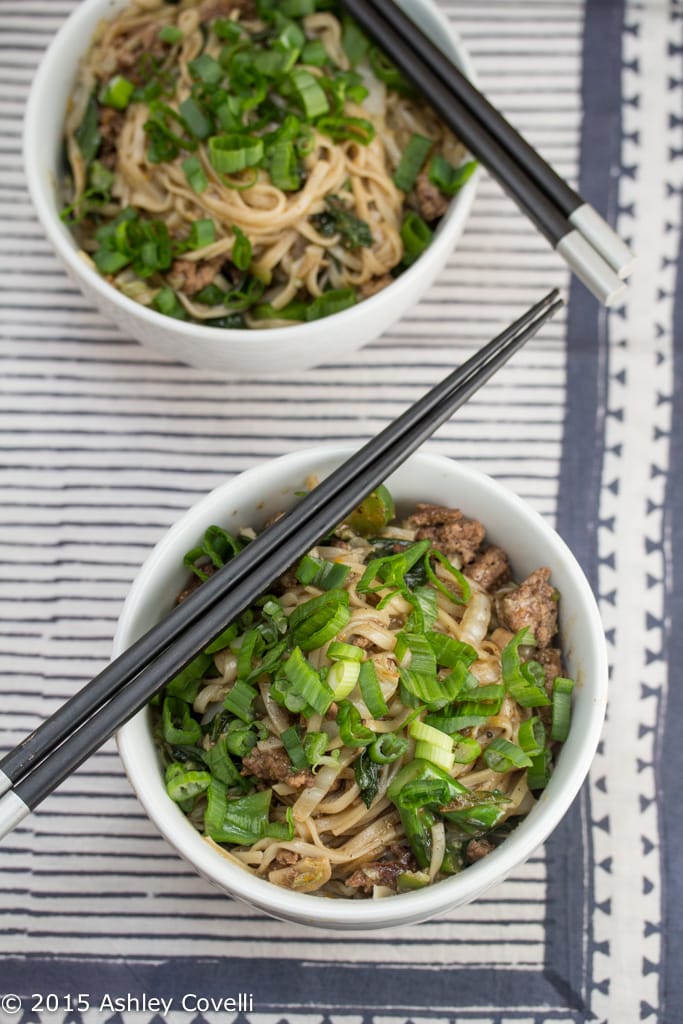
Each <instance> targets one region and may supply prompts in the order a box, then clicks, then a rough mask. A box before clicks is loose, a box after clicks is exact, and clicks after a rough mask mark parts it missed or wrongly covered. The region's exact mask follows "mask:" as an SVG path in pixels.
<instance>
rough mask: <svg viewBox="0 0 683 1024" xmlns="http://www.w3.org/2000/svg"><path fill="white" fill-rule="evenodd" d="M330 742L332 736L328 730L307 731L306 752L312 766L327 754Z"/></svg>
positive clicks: (307, 759)
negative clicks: (328, 733)
mask: <svg viewBox="0 0 683 1024" xmlns="http://www.w3.org/2000/svg"><path fill="white" fill-rule="evenodd" d="M329 742H330V737H329V736H328V735H327V733H326V732H307V733H306V735H305V736H304V753H305V754H306V761H307V762H308V764H309V765H310V766H311V767H312V768H314V767H315V766H316V765H317V764H318V762H319V761H320V758H321V757H324V756H325V751H326V750H327V747H328V744H329Z"/></svg>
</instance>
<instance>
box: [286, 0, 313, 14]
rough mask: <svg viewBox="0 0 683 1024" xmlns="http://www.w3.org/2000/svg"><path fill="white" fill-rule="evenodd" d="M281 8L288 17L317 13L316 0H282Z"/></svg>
mask: <svg viewBox="0 0 683 1024" xmlns="http://www.w3.org/2000/svg"><path fill="white" fill-rule="evenodd" d="M279 10H280V11H281V12H282V14H284V15H285V17H287V18H305V17H306V15H308V14H315V0H282V2H281V3H280V5H279Z"/></svg>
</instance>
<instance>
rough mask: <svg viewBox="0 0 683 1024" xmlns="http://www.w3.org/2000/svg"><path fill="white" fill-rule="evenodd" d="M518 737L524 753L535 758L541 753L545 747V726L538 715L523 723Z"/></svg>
mask: <svg viewBox="0 0 683 1024" xmlns="http://www.w3.org/2000/svg"><path fill="white" fill-rule="evenodd" d="M517 739H518V741H519V745H520V747H521V748H522V750H523V751H524V753H525V754H528V755H529V757H530V758H532V759H533V758H534V757H536V756H537V755H538V754H540V753H541V751H542V750H543V749H544V747H545V726H544V725H543V722H542V721H541V719H540V718H539V717H538V715H534V716H533V718H527V719H526V720H525V721H524V722H522V723H521V725H520V727H519V731H518V733H517Z"/></svg>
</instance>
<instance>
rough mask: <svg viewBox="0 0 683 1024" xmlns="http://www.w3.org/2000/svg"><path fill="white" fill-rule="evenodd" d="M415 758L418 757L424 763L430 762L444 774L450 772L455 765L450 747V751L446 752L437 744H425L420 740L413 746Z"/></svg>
mask: <svg viewBox="0 0 683 1024" xmlns="http://www.w3.org/2000/svg"><path fill="white" fill-rule="evenodd" d="M449 742H450V741H449ZM415 757H419V758H421V759H422V760H424V761H430V762H431V763H432V764H435V765H436V766H437V768H442V769H443V770H444V771H445V772H450V771H452V769H453V765H454V764H455V757H454V755H453V749H452V745H451V749H450V750H446V749H444V747H442V746H440V745H439V744H437V743H427V742H426V741H424V740H420V741H419V742H418V743H416V744H415Z"/></svg>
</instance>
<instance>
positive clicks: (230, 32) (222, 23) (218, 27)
mask: <svg viewBox="0 0 683 1024" xmlns="http://www.w3.org/2000/svg"><path fill="white" fill-rule="evenodd" d="M213 30H214V32H215V33H216V35H217V36H218V38H219V39H223V40H226V41H228V42H231V43H236V42H237V40H238V39H239V38H240V36H241V35H242V32H243V29H242V26H241V25H240V23H239V22H238V21H230V20H229V19H228V18H217V19H216V21H214V23H213Z"/></svg>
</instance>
